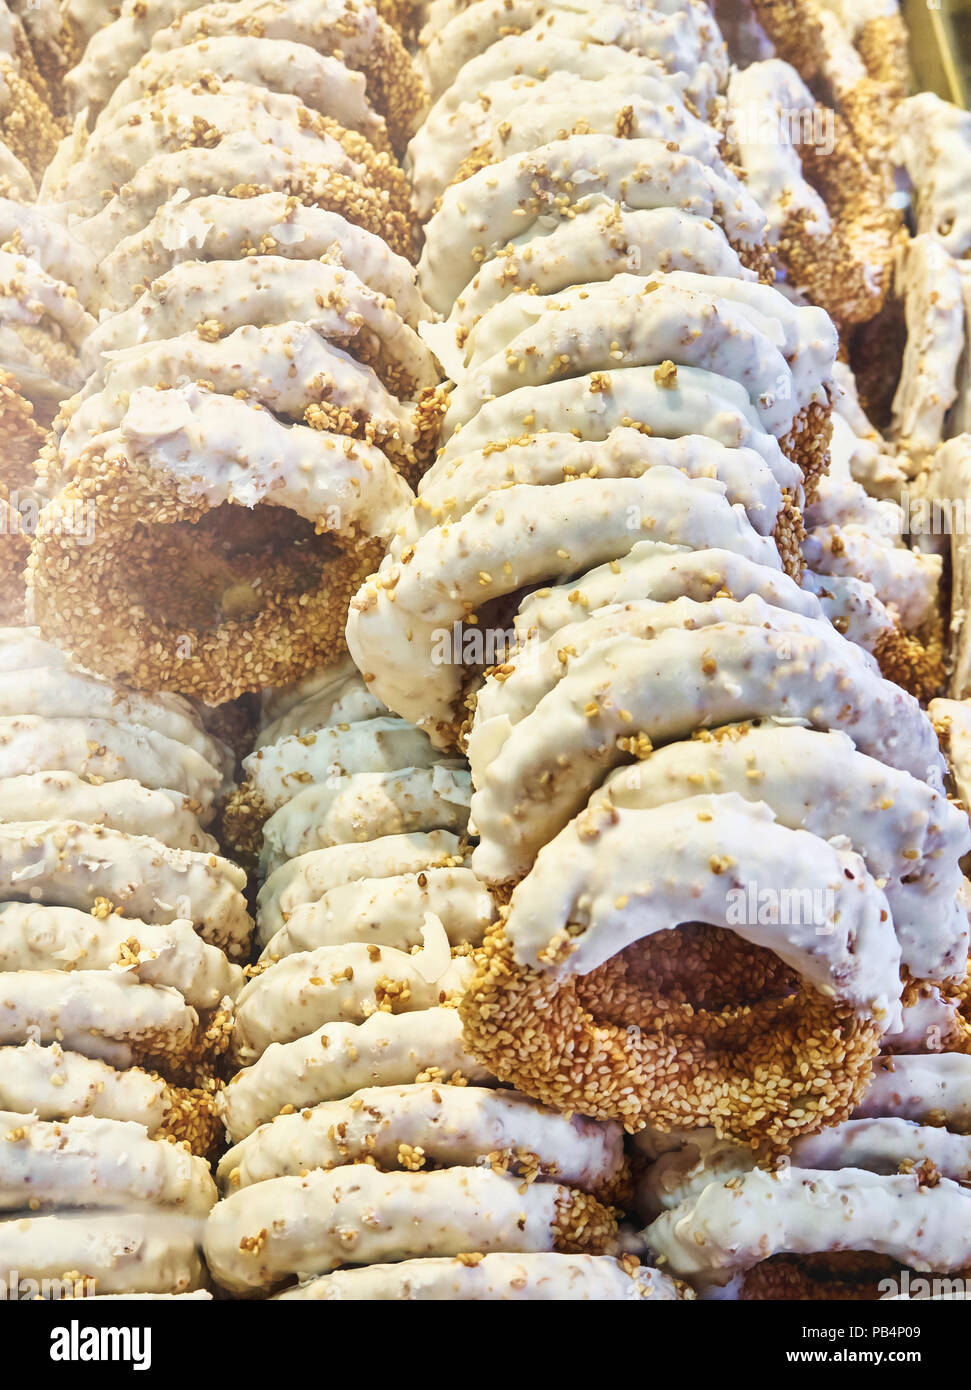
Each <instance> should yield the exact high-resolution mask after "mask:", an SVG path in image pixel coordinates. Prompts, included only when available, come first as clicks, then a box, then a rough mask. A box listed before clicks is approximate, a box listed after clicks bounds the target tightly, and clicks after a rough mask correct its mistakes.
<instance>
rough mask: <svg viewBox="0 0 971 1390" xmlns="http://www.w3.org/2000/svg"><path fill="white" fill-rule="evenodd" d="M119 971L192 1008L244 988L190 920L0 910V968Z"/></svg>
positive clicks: (31, 906)
mask: <svg viewBox="0 0 971 1390" xmlns="http://www.w3.org/2000/svg"><path fill="white" fill-rule="evenodd" d="M134 960H137V965H133V964H132V962H133V961H134ZM122 966H124V968H125V969H128V970H131V972H132V973H133V974H134V975H135V976H136V977H137V978H138V979H139V980H141V981H144V982H145V983H146V984H150V985H164V986H167V987H169V988H172V989H177V990H178V991H179V993H180V994H181V995H182V997H183V999H184V1000H185V1001H186V1003H187V1004H192V1005H193V1006H194V1007H195V1008H197V1009H214V1008H216V1007H217V1006H218V1004H219V1002H220V1001H221V1000H222V999H223V998H224V997H225V996H226V995H229V996H230V997H232V996H235V995H237V994H238V993H239V991H240V990H241V989H242V987H243V972H242V969H241V968H240V967H239V966H238V965H232V964H230V962H229V961H228V960H227V959H226V956H225V955H224V953H223V952H222V951H220V950H218V949H217V948H216V947H215V946H209V945H207V944H206V942H205V941H203V940H202V939H201V938H200V937H199V936H197V935H196V933H195V931H194V930H193V928H192V923H191V922H188V921H184V920H176V921H174V922H169V923H167V924H165V925H162V926H158V925H150V924H149V923H147V922H139V921H137V920H132V918H130V917H119V916H117V915H116V914H114V913H112V914H111V915H110V916H108V917H104V918H97V917H92V916H91V915H90V914H89V913H86V912H80V911H78V909H77V908H71V907H39V906H37V904H35V903H16V902H13V903H11V902H8V903H3V904H2V905H0V970H4V971H7V970H61V971H64V972H65V973H70V972H73V971H87V970H112V969H118V968H121V967H122Z"/></svg>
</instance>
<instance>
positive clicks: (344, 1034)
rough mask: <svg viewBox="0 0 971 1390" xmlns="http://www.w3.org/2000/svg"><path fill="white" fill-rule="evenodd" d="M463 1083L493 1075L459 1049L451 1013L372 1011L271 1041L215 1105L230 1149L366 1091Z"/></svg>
mask: <svg viewBox="0 0 971 1390" xmlns="http://www.w3.org/2000/svg"><path fill="white" fill-rule="evenodd" d="M459 1079H462V1080H467V1081H469V1082H473V1083H476V1084H478V1085H483V1084H485V1085H488V1084H489V1082H490V1081H491V1080H492V1075H491V1073H490V1072H489V1071H488V1069H487V1068H486V1067H484V1066H483V1065H482V1064H481V1063H479V1062H477V1061H475V1059H474V1058H473V1057H472V1056H471V1054H470V1053H468V1052H467V1051H466V1050H465V1048H464V1047H463V1045H462V1025H461V1023H460V1021H459V1016H458V1014H457V1013H456V1011H455V1010H454V1009H450V1008H441V1007H435V1008H429V1009H419V1010H417V1011H416V1012H414V1013H399V1014H389V1013H383V1012H380V1011H379V1012H378V1013H374V1014H372V1015H371V1017H370V1018H369V1019H366V1020H365V1022H364V1023H357V1024H355V1023H328V1024H327V1026H326V1027H324V1028H322V1029H320V1030H318V1031H317V1032H315V1033H313V1034H309V1035H308V1036H307V1037H304V1038H297V1039H295V1040H294V1041H293V1042H288V1043H278V1042H274V1043H271V1044H270V1046H269V1047H268V1048H267V1049H266V1051H265V1052H264V1053H263V1055H262V1056H261V1057H260V1058H258V1060H257V1061H255V1062H254V1063H253V1065H252V1066H249V1067H245V1068H244V1069H243V1070H242V1071H239V1072H237V1073H236V1075H235V1076H234V1077H233V1078H232V1080H231V1081H230V1082H229V1084H228V1086H226V1088H225V1089H224V1090H222V1091H220V1092H219V1093H218V1095H217V1097H216V1104H217V1106H218V1109H219V1112H220V1114H221V1116H222V1119H223V1121H224V1123H225V1126H226V1130H227V1133H228V1134H229V1137H230V1139H231V1140H232V1141H233V1143H239V1142H240V1141H241V1140H242V1139H245V1138H246V1136H247V1135H248V1134H252V1132H253V1131H254V1130H255V1129H256V1128H257V1127H258V1126H259V1125H261V1124H264V1123H265V1122H266V1121H267V1120H272V1119H273V1118H274V1116H276V1115H280V1114H283V1113H289V1110H290V1108H291V1107H292V1108H295V1109H297V1110H301V1109H304V1108H306V1107H307V1106H311V1107H312V1106H315V1105H319V1104H321V1103H323V1102H325V1101H335V1100H340V1099H342V1098H343V1097H345V1096H350V1095H352V1094H353V1093H354V1092H355V1091H357V1090H360V1089H361V1088H363V1087H367V1086H380V1087H385V1086H401V1085H408V1084H410V1083H411V1082H413V1081H438V1082H442V1083H448V1082H452V1083H454V1082H456V1081H457V1080H459Z"/></svg>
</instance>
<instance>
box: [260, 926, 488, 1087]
mask: <svg viewBox="0 0 971 1390" xmlns="http://www.w3.org/2000/svg"><path fill="white" fill-rule="evenodd" d="M422 969H423V967H422V961H421V958H420V957H419V956H414V955H408V954H406V953H405V952H404V951H396V950H395V949H394V948H393V947H391V946H365V945H364V944H363V942H355V943H351V944H349V945H345V946H323V947H320V948H318V949H317V950H316V951H305V952H299V953H297V954H295V955H292V956H285V957H284V958H283V960H281V961H279V962H278V963H277V964H275V965H271V966H270V968H269V969H268V970H266V971H265V972H264V973H263V974H262V975H257V976H256V978H255V979H252V980H250V982H249V983H248V984H247V985H246V987H245V988H244V989H243V991H242V993H241V994H240V995H239V998H238V999H237V1001H236V1017H235V1030H234V1033H233V1048H234V1051H235V1053H236V1056H237V1059H238V1060H239V1062H240V1063H241V1064H242V1065H244V1066H246V1065H248V1064H249V1063H251V1062H254V1061H256V1059H257V1058H258V1057H260V1056H262V1054H263V1053H264V1052H265V1051H266V1049H267V1048H268V1047H269V1046H270V1044H271V1043H274V1042H279V1043H288V1042H294V1041H295V1040H296V1039H297V1038H303V1037H306V1036H307V1035H308V1034H309V1033H312V1032H314V1031H315V1030H316V1029H318V1028H323V1027H324V1026H325V1025H326V1024H328V1023H363V1022H364V1021H365V1020H366V1019H368V1018H370V1017H371V1015H372V1014H374V1013H376V1012H377V1011H378V1010H381V1011H382V1012H386V1013H413V1012H414V1011H415V1010H416V1009H430V1008H433V1007H434V1006H435V1005H437V1004H444V1003H445V1002H446V1000H448V999H449V998H450V996H452V995H454V994H455V993H456V992H457V991H459V990H461V988H462V987H463V985H464V984H465V982H466V981H467V980H468V978H469V976H470V974H471V962H470V961H469V959H468V957H466V956H457V957H455V958H454V959H453V958H451V957H449V958H448V959H447V962H445V963H443V968H442V970H441V973H440V974H439V975H438V976H437V977H436V978H435V979H434V980H429V979H427V978H426V976H425V974H423V973H422ZM348 972H350V973H348Z"/></svg>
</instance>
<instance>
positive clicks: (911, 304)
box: [890, 235, 965, 472]
mask: <svg viewBox="0 0 971 1390" xmlns="http://www.w3.org/2000/svg"><path fill="white" fill-rule="evenodd" d="M894 288H895V292H896V295H897V297H898V299H902V300H903V302H904V312H905V314H906V319H907V343H906V346H905V348H904V360H903V364H902V366H901V369H900V382H899V384H898V386H897V390H896V392H895V394H894V398H893V416H892V419H891V426H890V433H891V436H892V437H893V439H894V440H895V441H896V443H897V446H898V449H900V450H902V451H903V452H904V453H905V454H906V455H908V456H909V458H910V460H911V464H910V468H909V470H908V471H910V472H914V471H916V469H917V467H918V465H919V463H920V461H921V459H922V458H924V457H925V456H926V455H927V454H929V453H933V451H934V450H935V449H936V448H937V446H938V444H939V443H940V442H941V439H942V437H943V435H944V433H945V430H944V419H945V416H946V415H947V412H948V410H950V408H951V406H952V405H953V404H954V402H955V400H956V399H957V395H958V367H959V363H960V361H961V354H962V352H963V351H964V341H965V326H964V297H963V294H962V287H961V276H960V273H959V271H958V267H957V263H956V262H955V261H954V260H952V258H951V256H950V255H949V254H948V252H947V251H946V250H945V248H944V247H943V246H942V245H941V244H940V242H939V241H938V239H937V237H936V236H933V235H925V236H918V237H914V238H913V239H912V240H911V241H908V242H907V244H906V246H904V247H903V248H902V249H901V252H900V256H899V259H898V262H897V271H896V275H895V284H894Z"/></svg>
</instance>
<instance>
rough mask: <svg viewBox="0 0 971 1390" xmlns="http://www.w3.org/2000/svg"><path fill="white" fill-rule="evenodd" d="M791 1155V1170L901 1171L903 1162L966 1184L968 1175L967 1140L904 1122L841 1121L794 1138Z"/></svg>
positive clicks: (905, 1167)
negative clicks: (792, 1167)
mask: <svg viewBox="0 0 971 1390" xmlns="http://www.w3.org/2000/svg"><path fill="white" fill-rule="evenodd" d="M791 1158H792V1162H793V1163H794V1164H795V1165H796V1167H797V1168H817V1169H824V1170H829V1171H839V1169H841V1168H862V1169H865V1171H866V1172H868V1173H881V1174H884V1175H887V1176H890V1175H892V1174H895V1173H899V1172H901V1171H903V1172H906V1171H908V1166H909V1165H912V1166H913V1167H915V1168H919V1167H921V1166H922V1165H928V1164H930V1165H933V1168H934V1169H935V1170H936V1171H937V1172H938V1173H940V1175H941V1177H942V1178H950V1179H951V1180H952V1181H953V1182H967V1181H968V1179H969V1177H971V1138H969V1137H968V1136H967V1135H964V1134H950V1133H948V1131H947V1130H946V1129H938V1128H936V1127H934V1126H932V1125H915V1124H912V1123H911V1122H910V1121H909V1120H901V1119H887V1118H880V1119H872V1120H844V1121H843V1123H842V1124H840V1125H835V1126H833V1127H832V1128H831V1129H824V1130H823V1131H822V1132H821V1133H820V1134H812V1135H807V1136H806V1137H804V1138H802V1139H798V1140H797V1141H796V1143H795V1144H794V1145H793V1149H792V1155H791Z"/></svg>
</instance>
